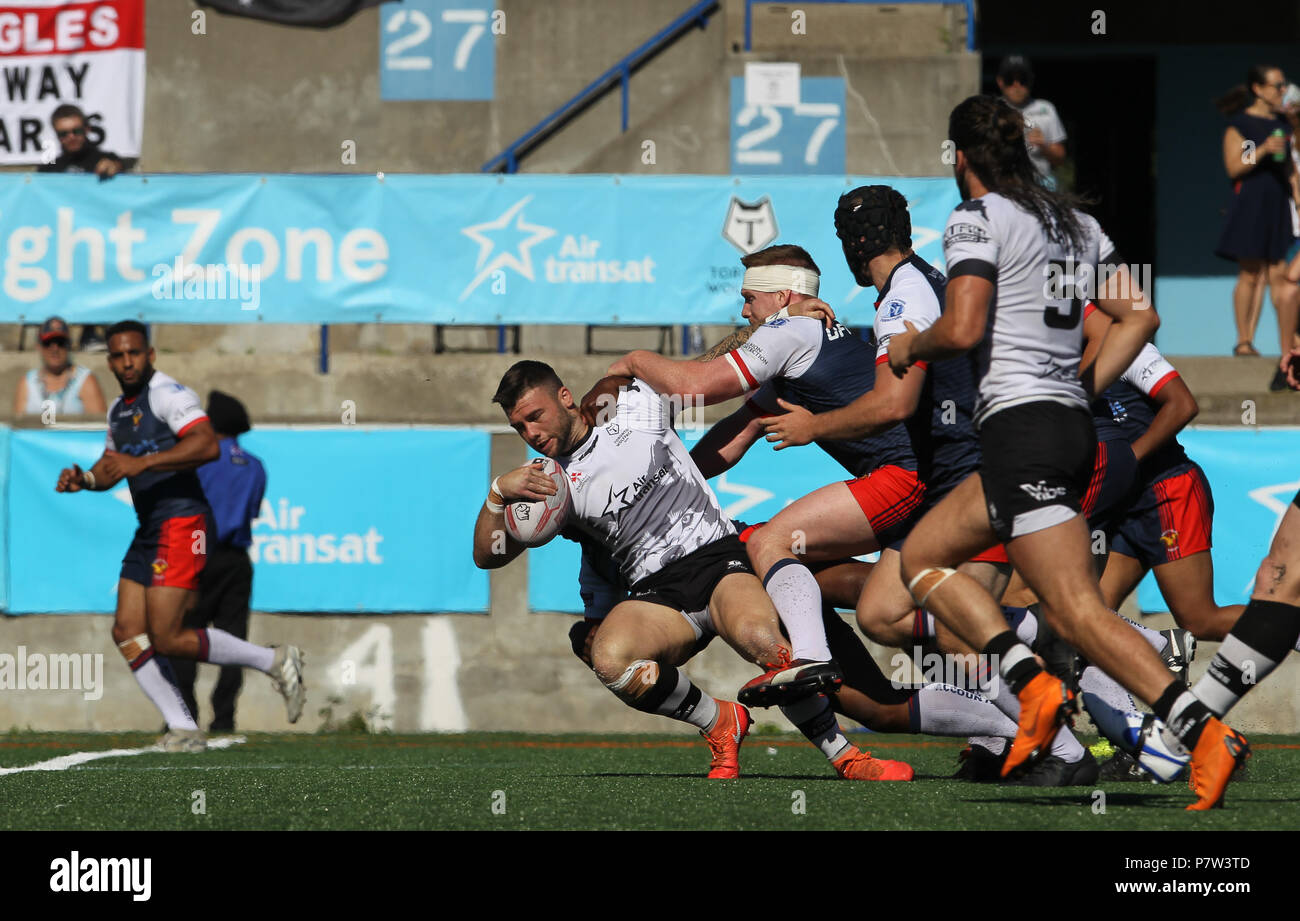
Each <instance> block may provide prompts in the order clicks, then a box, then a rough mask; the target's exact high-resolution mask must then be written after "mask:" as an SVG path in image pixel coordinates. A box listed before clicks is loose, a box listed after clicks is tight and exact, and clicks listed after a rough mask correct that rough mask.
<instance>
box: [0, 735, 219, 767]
mask: <svg viewBox="0 0 1300 921" xmlns="http://www.w3.org/2000/svg"><path fill="white" fill-rule="evenodd" d="M244 741H245V739H244V737H243V736H226V737H224V738H220V739H209V740H208V750H209V751H211V750H214V749H222V748H230V746H232V745H242V744H243V743H244ZM160 751H162V748H161V747H160V746H158V745H146V746H145V747H144V748H110V749H107V750H105V751H97V752H77V753H75V754H72V755H60V756H59V757H57V758H51V759H50V760H49V761H37V762H36V763H35V764H24V765H21V766H20V767H11V768H7V767H0V776H3V775H5V774H21V773H23V772H24V771H66V770H67V769H68V768H70V767H76V766H77V765H79V764H85V763H86V762H87V761H98V760H99V759H101V758H125V757H129V756H130V755H145V754H149V753H151V752H160Z"/></svg>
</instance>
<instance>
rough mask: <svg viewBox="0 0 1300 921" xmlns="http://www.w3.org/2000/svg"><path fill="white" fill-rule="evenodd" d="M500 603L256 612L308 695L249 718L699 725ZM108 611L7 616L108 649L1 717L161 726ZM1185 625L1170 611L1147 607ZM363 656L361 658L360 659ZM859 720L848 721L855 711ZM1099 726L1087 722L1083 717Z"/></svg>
mask: <svg viewBox="0 0 1300 921" xmlns="http://www.w3.org/2000/svg"><path fill="white" fill-rule="evenodd" d="M524 569H525V567H524V566H523V565H521V564H519V563H515V564H513V565H512V566H510V567H508V568H507V570H505V571H502V572H501V573H500V574H499V575H501V576H506V577H508V579H509V583H511V584H514V585H516V586H518V585H521V584H522V582H521V580H522V577H523V573H524ZM497 587H498V586H497V585H496V584H494V586H493V588H494V595H493V597H494V599H495V600H496V604H495V605H494V613H493V614H492V615H490V616H484V615H468V614H432V615H401V616H397V615H393V616H369V617H359V616H315V617H307V616H295V615H276V614H262V613H255V614H254V615H253V618H252V622H251V624H250V631H249V634H250V636H249V638H250V639H251V640H252V641H253V642H257V643H284V642H293V643H295V644H297V645H300V646H302V647H303V649H304V650H305V651H306V656H307V663H306V664H307V673H306V686H307V695H308V696H307V707H306V709H305V711H304V714H303V718H302V719H301V720H300V721H299V723H298V724H296V725H295V726H289V724H288V723H287V722H286V721H285V716H284V707H283V704H282V702H281V700H280V698H279V696H278V695H277V694H276V693H275V692H274V691H273V690H272V688H271V684H270V681H269V680H268V679H267V678H265V677H264V676H262V675H259V674H257V673H255V672H251V671H248V672H246V674H245V682H244V690H243V693H242V695H241V697H240V700H239V706H238V710H237V715H236V720H237V726H238V728H239V729H242V730H248V731H255V732H256V731H272V732H279V731H295V732H313V731H316V730H317V729H319V728H321V727H322V725H323V724H324V722H325V715H324V714H323V713H322V710H325V709H326V708H328V709H329V710H331V711H332V712H331V714H330V718H331V719H332V720H333V721H334V722H335V723H338V722H342V721H344V720H345V719H346V718H348V717H349V716H350V715H352V714H354V713H357V714H362V715H363V716H365V715H367V714H369V717H368V718H369V720H370V722H371V723H372V725H374V727H375V728H378V729H391V730H392V731H395V732H422V731H424V732H432V731H452V730H464V729H468V730H502V731H531V732H578V731H583V732H663V731H681V732H682V733H683V734H690V732H692V730H691V729H690V728H689V727H683V726H681V725H680V724H674V723H672V722H671V721H669V720H666V719H663V718H661V717H656V716H650V715H646V714H643V713H638V712H637V711H634V710H632V709H630V708H628V707H626V706H624V705H623V704H622V703H620V702H619V701H617V700H616V699H615V698H614V697H613V695H612V694H610V693H609V691H607V690H606V689H605V688H604V687H602V686H601V685H600V683H599V682H598V681H597V680H596V678H595V676H594V675H592V673H591V672H590V671H589V670H588V669H587V668H586V667H584V666H583V665H582V663H580V662H579V661H578V660H577V659H576V658H574V656H573V653H572V652H571V651H570V649H569V643H568V636H567V634H568V629H569V625H570V624H571V623H572V622H573V618H571V617H569V616H566V615H559V614H533V613H528V612H527V611H526V610H524V609H523V607H522V594H521V593H520V592H518V591H514V592H510V593H506V594H497V593H496V589H497ZM111 623H112V621H111V618H109V617H108V616H106V615H93V614H77V615H28V616H24V617H14V618H7V619H6V620H5V621H4V622H3V631H4V640H3V642H0V654H6V655H10V656H16V655H17V651H18V646H20V645H22V646H24V647H25V648H26V653H27V654H28V655H29V656H30V655H31V654H33V653H40V654H54V653H79V654H82V653H84V654H90V655H92V656H93V655H101V656H102V657H103V658H102V665H103V669H102V674H103V679H104V681H103V693H102V696H100V697H99V698H98V699H96V700H87V699H85V693H84V692H83V691H79V690H30V689H29V690H21V691H20V690H16V689H12V688H0V729H6V728H11V727H13V728H19V729H27V728H31V729H39V730H47V731H61V730H69V731H70V730H97V731H121V730H151V729H154V728H158V727H160V726H161V722H162V721H161V719H160V718H159V716H158V714H157V711H155V710H154V708H153V706H152V705H151V704H150V703H149V701H148V700H147V699H146V698H145V696H144V694H143V693H142V692H141V691H140V689H139V687H138V685H137V684H136V682H135V680H134V678H132V676H131V673H130V671H129V669H128V668H127V667H126V665H125V663H124V662H122V661H121V657H120V656H119V655H118V653H117V650H116V649H115V648H114V646H113V642H112V639H111V637H110V635H109V629H110V625H111ZM1147 624H1148V625H1149V626H1152V627H1157V628H1159V627H1164V626H1172V621H1170V620H1169V619H1168V618H1167V617H1152V618H1148V619H1147ZM1216 648H1217V644H1204V645H1202V646H1201V647H1200V649H1199V651H1198V657H1197V661H1196V662H1195V663H1194V664H1193V666H1192V678H1193V680H1195V679H1197V678H1199V677H1200V676H1201V675H1202V674H1204V672H1205V669H1206V668H1207V666H1208V664H1209V662H1210V660H1211V658H1212V657H1213V655H1214V651H1215V649H1216ZM872 653H873V655H874V656H875V658H876V660H877V661H878V662H879V663H880V665H881V668H882V669H883V670H884V672H885V674H886V676H890V675H891V674H892V673H893V671H894V666H893V665H892V664H891V659H892V657H893V656H894V655H895V654H896V653H895V651H893V650H889V651H886V650H882V649H880V648H878V647H872ZM349 663H350V664H349ZM686 671H687V672H688V673H689V674H690V675H691V677H692V679H693V680H695V681H696V682H697V683H698V684H699V685H700V686H701V688H702V689H703V690H705V691H706V692H708V693H710V694H713V695H714V696H718V697H728V698H732V699H734V696H735V693H736V690H737V689H738V688H739V687H740V686H741V685H742V684H743V683H744V682H745V681H747V680H749V678H751V677H752V676H753V675H754V667H753V666H751V665H749V664H747V663H745V662H744V661H742V660H741V659H740V657H739V656H737V655H736V654H735V653H734V652H732V651H731V650H730V649H728V648H727V646H726V645H725V644H724V643H722V642H721V641H718V640H715V641H714V642H713V644H712V645H711V646H710V647H709V648H708V649H707V650H705V651H704V652H703V653H702V654H701V655H700V656H698V657H696V658H695V659H694V660H692V662H691V663H690V664H689V665H688V666H687V668H686ZM216 673H217V670H216V667H215V666H202V667H201V668H200V670H199V674H200V677H199V682H198V685H197V688H196V693H197V696H198V700H199V706H200V725H203V726H206V725H207V723H208V722H209V721H210V720H211V708H210V705H209V699H210V696H211V687H212V682H213V681H214V680H215V676H216ZM754 712H755V716H756V717H757V719H758V724H759V725H760V726H764V725H772V726H780V727H781V728H785V729H788V728H789V727H788V726H787V725H786V724H785V721H784V718H783V717H781V715H780V714H779V713H778V712H776V711H766V710H759V711H754ZM844 722H845V724H846V725H851V723H850V722H849V721H844ZM1232 724H1233V725H1234V726H1237V727H1238V728H1240V729H1241V730H1242V731H1243V732H1246V733H1252V732H1256V733H1258V732H1268V733H1295V732H1300V657H1297V656H1292V657H1291V658H1290V659H1289V660H1288V661H1287V662H1286V663H1284V664H1283V666H1282V667H1281V668H1280V669H1278V671H1277V672H1276V673H1275V674H1273V675H1271V676H1270V677H1269V678H1268V680H1267V681H1266V682H1265V683H1264V684H1263V685H1262V686H1261V687H1260V688H1259V689H1258V690H1257V691H1256V692H1254V693H1253V694H1251V695H1250V696H1248V697H1247V698H1246V699H1245V701H1244V702H1243V703H1242V705H1241V706H1240V707H1238V708H1237V710H1235V711H1233V714H1232ZM1083 731H1086V730H1083Z"/></svg>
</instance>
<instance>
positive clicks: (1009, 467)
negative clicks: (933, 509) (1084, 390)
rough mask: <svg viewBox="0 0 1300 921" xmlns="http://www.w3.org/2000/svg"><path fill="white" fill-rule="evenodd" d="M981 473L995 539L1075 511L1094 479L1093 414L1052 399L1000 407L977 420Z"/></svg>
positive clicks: (1021, 533) (1004, 539)
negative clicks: (981, 455)
mask: <svg viewBox="0 0 1300 921" xmlns="http://www.w3.org/2000/svg"><path fill="white" fill-rule="evenodd" d="M979 435H980V449H981V451H982V452H983V458H982V460H981V462H980V478H981V479H982V481H983V484H984V501H985V502H986V503H987V504H988V510H989V521H990V522H991V523H992V525H993V531H994V533H995V534H997V536H998V540H1000V541H1002V542H1003V543H1006V542H1007V541H1009V540H1012V539H1013V538H1016V537H1023V536H1024V535H1026V534H1033V533H1034V532H1035V531H1042V530H1044V529H1045V528H1050V527H1052V526H1053V525H1057V524H1060V523H1061V522H1063V521H1069V520H1070V519H1071V518H1073V517H1074V516H1075V515H1077V514H1079V512H1080V511H1081V510H1082V507H1083V496H1084V494H1085V493H1086V492H1087V489H1088V483H1089V480H1091V479H1092V471H1093V460H1094V457H1095V456H1096V453H1097V433H1096V430H1095V429H1094V428H1093V426H1092V416H1091V415H1089V414H1088V411H1087V410H1086V409H1083V408H1082V407H1079V408H1075V407H1072V406H1066V405H1065V404H1063V403H1056V402H1053V401H1051V400H1042V401H1039V402H1035V403H1021V404H1020V405H1019V406H1012V407H1009V408H1008V409H1003V410H1000V411H998V412H996V413H994V414H993V415H991V416H989V417H988V418H987V419H985V420H984V423H983V424H982V425H981V426H980V432H979Z"/></svg>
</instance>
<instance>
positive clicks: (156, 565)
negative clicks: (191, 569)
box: [149, 557, 167, 576]
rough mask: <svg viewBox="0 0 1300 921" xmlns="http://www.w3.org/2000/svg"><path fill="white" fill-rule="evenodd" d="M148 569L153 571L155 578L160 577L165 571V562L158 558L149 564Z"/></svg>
mask: <svg viewBox="0 0 1300 921" xmlns="http://www.w3.org/2000/svg"><path fill="white" fill-rule="evenodd" d="M149 568H150V569H152V570H153V574H154V575H155V576H161V575H162V574H163V573H165V572H166V571H167V561H166V560H164V559H162V558H161V557H160V558H158V559H156V560H154V561H153V562H152V563H150V564H149Z"/></svg>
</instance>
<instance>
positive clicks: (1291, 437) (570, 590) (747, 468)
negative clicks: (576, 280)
mask: <svg viewBox="0 0 1300 921" xmlns="http://www.w3.org/2000/svg"><path fill="white" fill-rule="evenodd" d="M699 434H700V433H698V432H697V433H690V432H686V433H683V436H684V437H683V440H684V441H686V443H687V444H688V445H693V444H694V443H695V442H696V441H697V440H698V438H699ZM1179 440H1180V441H1181V442H1182V444H1183V445H1184V446H1185V447H1186V448H1187V453H1188V455H1189V456H1190V457H1191V458H1192V459H1193V460H1195V461H1196V462H1197V463H1199V464H1200V465H1201V467H1202V468H1204V470H1205V475H1206V477H1207V478H1208V479H1209V481H1210V487H1211V489H1212V491H1213V495H1214V534H1213V540H1214V549H1213V555H1214V593H1215V597H1216V599H1217V601H1218V603H1219V604H1225V605H1226V604H1244V603H1245V602H1246V601H1247V599H1249V597H1250V592H1251V588H1252V584H1253V582H1254V579H1255V570H1256V569H1258V568H1259V561H1260V560H1261V559H1263V557H1264V554H1265V553H1266V552H1267V551H1268V545H1269V543H1270V541H1271V540H1272V538H1273V532H1274V531H1276V530H1277V525H1278V523H1279V522H1280V521H1281V520H1282V515H1283V513H1284V512H1285V511H1286V508H1287V506H1288V505H1289V504H1290V503H1291V499H1292V497H1294V496H1295V494H1296V492H1297V491H1298V490H1300V467H1298V466H1297V465H1296V463H1295V459H1296V458H1300V429H1280V428H1270V429H1264V428H1251V429H1231V430H1228V429H1214V428H1203V429H1194V430H1191V431H1186V432H1184V433H1183V434H1182V435H1181V436H1180V439H1179ZM498 472H499V471H498ZM847 478H848V474H846V473H845V472H844V470H843V468H842V467H840V466H839V465H838V464H836V463H835V462H833V461H832V460H831V459H830V458H829V457H827V456H826V455H825V454H823V453H822V452H821V451H820V450H817V449H815V448H813V447H803V448H794V449H786V450H784V451H773V450H771V448H770V447H768V446H767V444H766V443H765V442H762V441H760V442H758V443H756V444H755V445H754V446H753V447H752V448H750V449H749V453H747V454H746V455H745V457H744V458H743V459H742V460H741V461H740V463H738V464H737V465H736V466H735V467H733V468H732V469H731V470H729V471H728V472H727V473H726V474H724V475H723V476H720V477H717V478H715V479H713V480H712V481H710V484H709V485H710V486H712V487H713V490H714V492H715V493H717V495H718V499H719V501H720V502H721V503H722V507H723V511H724V512H725V513H726V514H727V515H728V516H730V517H732V518H739V519H743V520H745V521H747V522H749V523H750V524H755V523H757V522H760V521H766V520H767V519H769V518H771V517H772V516H774V515H775V514H776V513H777V512H779V511H780V510H781V509H782V508H784V507H785V506H786V505H789V504H790V503H791V502H792V501H794V500H795V499H798V498H799V497H801V496H804V495H807V494H808V493H810V492H812V491H813V490H814V489H817V488H819V487H821V486H824V485H826V484H827V483H832V482H835V481H836V480H843V479H847ZM528 556H529V563H528V602H529V607H531V608H532V609H533V610H536V611H560V612H567V613H575V614H576V613H581V611H582V604H581V601H580V599H579V598H578V562H579V559H580V557H581V553H580V551H579V549H578V545H577V544H575V543H573V542H572V541H567V540H564V539H562V538H557V539H555V540H553V541H551V543H549V544H547V545H546V546H545V547H541V548H539V549H537V550H529V551H528ZM1138 605H1139V607H1140V608H1141V609H1142V610H1143V611H1144V612H1156V611H1167V610H1168V605H1166V604H1165V602H1164V600H1163V599H1162V598H1161V596H1160V592H1159V589H1158V588H1157V587H1156V584H1155V578H1154V577H1153V576H1150V575H1148V576H1147V578H1146V579H1145V580H1143V582H1142V584H1141V586H1140V587H1139V589H1138Z"/></svg>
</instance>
